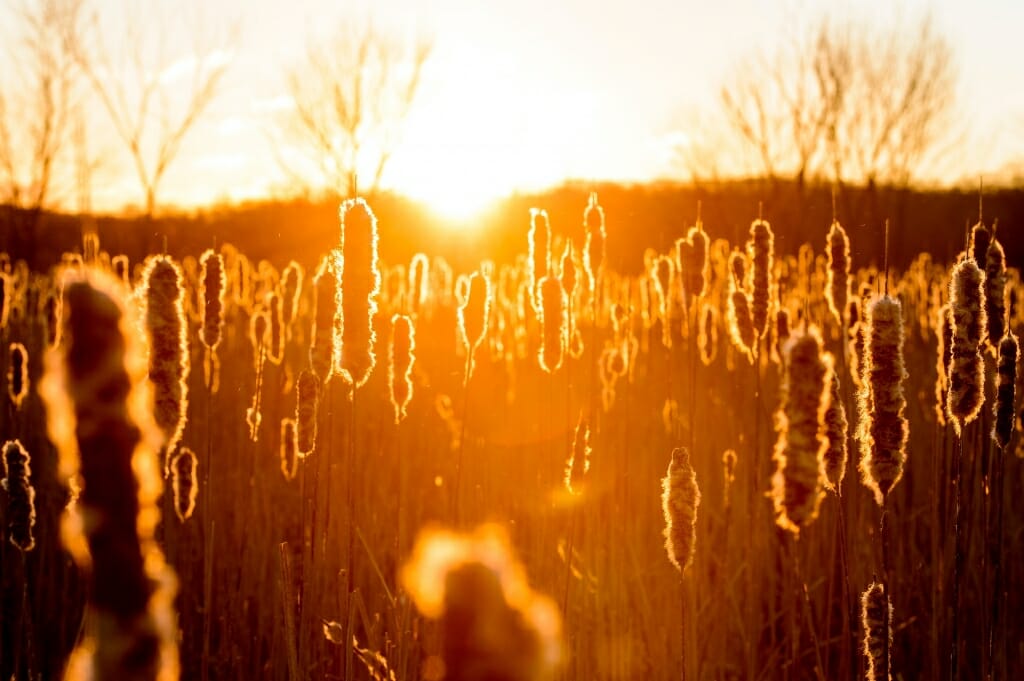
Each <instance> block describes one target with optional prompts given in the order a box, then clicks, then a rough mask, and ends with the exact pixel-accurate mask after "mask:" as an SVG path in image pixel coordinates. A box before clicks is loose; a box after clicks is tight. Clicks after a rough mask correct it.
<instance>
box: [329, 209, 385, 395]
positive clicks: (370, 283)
mask: <svg viewBox="0 0 1024 681" xmlns="http://www.w3.org/2000/svg"><path fill="white" fill-rule="evenodd" d="M341 252H342V257H343V258H344V265H343V266H342V268H341V291H342V296H341V319H342V335H341V364H340V366H339V367H338V368H339V369H340V370H341V371H343V372H344V373H345V374H347V376H348V379H349V382H350V383H352V386H353V387H354V388H358V387H360V386H361V385H363V384H364V383H366V380H367V379H368V378H369V377H370V373H371V372H372V371H373V367H374V365H375V364H376V363H377V357H376V355H375V353H374V348H375V346H376V343H377V338H376V335H375V334H374V331H373V316H374V315H375V314H376V313H377V295H378V294H379V292H380V266H379V265H378V263H377V218H376V217H375V216H374V214H373V211H371V210H370V207H369V206H368V205H367V204H366V202H365V201H363V200H362V199H349V200H348V201H345V202H344V203H343V204H342V205H341Z"/></svg>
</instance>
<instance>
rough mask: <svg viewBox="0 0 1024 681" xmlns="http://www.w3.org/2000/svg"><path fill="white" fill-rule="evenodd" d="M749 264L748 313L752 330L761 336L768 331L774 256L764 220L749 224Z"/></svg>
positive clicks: (771, 241)
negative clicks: (750, 284)
mask: <svg viewBox="0 0 1024 681" xmlns="http://www.w3.org/2000/svg"><path fill="white" fill-rule="evenodd" d="M748 249H749V251H750V264H751V271H752V277H751V280H752V283H753V289H752V291H751V304H750V308H751V310H750V314H751V320H752V321H753V323H754V332H755V333H756V335H757V337H758V338H763V337H764V335H765V333H766V332H767V331H768V313H769V311H770V309H769V308H770V306H771V301H772V288H773V287H772V268H773V264H772V262H773V259H774V257H775V235H774V234H773V233H772V228H771V227H770V226H769V225H768V223H767V222H765V221H764V220H754V222H753V224H751V225H750V242H749V245H748Z"/></svg>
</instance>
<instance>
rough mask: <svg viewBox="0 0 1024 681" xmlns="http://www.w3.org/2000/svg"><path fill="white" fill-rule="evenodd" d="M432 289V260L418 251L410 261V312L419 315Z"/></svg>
mask: <svg viewBox="0 0 1024 681" xmlns="http://www.w3.org/2000/svg"><path fill="white" fill-rule="evenodd" d="M429 291H430V260H428V259H427V256H426V254H425V253H417V254H416V255H414V256H412V260H411V261H410V262H409V301H408V303H409V314H412V315H417V314H419V313H420V310H421V309H422V307H423V305H424V304H425V303H426V302H427V294H428V292H429Z"/></svg>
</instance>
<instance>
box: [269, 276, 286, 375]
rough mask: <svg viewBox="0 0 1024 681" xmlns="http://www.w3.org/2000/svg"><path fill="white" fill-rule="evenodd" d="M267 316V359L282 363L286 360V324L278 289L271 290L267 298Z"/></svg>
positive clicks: (278, 363)
mask: <svg viewBox="0 0 1024 681" xmlns="http://www.w3.org/2000/svg"><path fill="white" fill-rule="evenodd" d="M267 318H268V326H267V335H266V339H267V341H266V342H267V359H269V360H270V362H271V363H272V364H276V365H280V364H281V362H282V361H283V360H284V340H285V326H284V314H283V311H282V305H281V296H280V295H278V293H277V291H273V292H271V294H270V296H269V298H267Z"/></svg>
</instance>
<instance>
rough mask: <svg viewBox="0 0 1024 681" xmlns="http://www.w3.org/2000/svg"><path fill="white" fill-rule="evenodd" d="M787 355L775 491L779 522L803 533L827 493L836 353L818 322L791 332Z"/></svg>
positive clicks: (785, 349) (778, 420) (777, 419)
mask: <svg viewBox="0 0 1024 681" xmlns="http://www.w3.org/2000/svg"><path fill="white" fill-rule="evenodd" d="M783 357H784V362H783V364H784V367H785V373H784V375H783V383H782V386H781V389H780V390H781V392H782V404H781V406H780V408H779V410H778V412H776V415H775V424H776V426H775V427H776V431H777V432H778V434H779V437H778V441H777V442H776V444H775V452H774V455H773V459H774V460H775V462H776V466H777V468H776V471H775V475H774V476H773V477H772V493H771V496H772V502H773V504H774V506H775V515H776V523H777V524H778V525H779V527H781V528H782V529H784V530H789V531H790V532H793V533H794V534H799V532H800V530H801V528H804V527H807V526H808V525H810V524H811V523H812V522H813V521H814V519H815V518H817V517H818V507H819V506H820V505H821V500H822V499H823V498H824V496H825V493H824V491H823V489H822V485H823V483H824V481H825V471H824V468H823V455H824V453H825V451H826V450H827V447H828V440H827V437H826V425H825V415H826V414H827V413H828V408H829V402H830V401H831V394H832V393H831V381H832V356H831V355H829V354H828V353H825V352H823V351H822V344H821V336H820V335H819V333H818V330H817V329H816V328H815V327H813V326H812V327H810V328H809V329H808V330H807V331H806V332H804V333H800V334H794V335H793V336H791V337H790V339H789V340H788V341H787V342H786V344H785V345H784V346H783Z"/></svg>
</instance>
